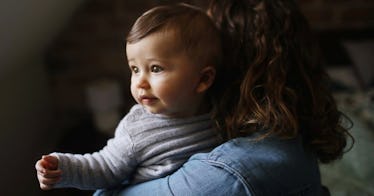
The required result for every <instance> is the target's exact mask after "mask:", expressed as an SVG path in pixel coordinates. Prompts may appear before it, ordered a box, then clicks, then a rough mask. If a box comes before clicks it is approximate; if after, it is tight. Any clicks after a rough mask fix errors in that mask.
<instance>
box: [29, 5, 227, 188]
mask: <svg viewBox="0 0 374 196" xmlns="http://www.w3.org/2000/svg"><path fill="white" fill-rule="evenodd" d="M126 41H127V42H126V54H127V59H128V64H129V67H130V70H131V72H132V75H131V93H132V96H133V97H134V99H135V100H136V102H137V104H136V105H135V106H133V107H132V108H131V110H130V111H129V113H128V114H127V115H126V116H125V117H124V118H123V119H122V120H121V122H120V123H119V125H118V127H117V128H116V132H115V136H114V138H112V139H110V140H109V141H108V142H107V145H106V146H105V147H104V148H103V149H102V150H100V151H99V152H94V153H92V154H84V155H79V154H69V153H52V154H49V155H44V156H43V157H42V158H41V159H40V160H39V161H37V163H36V165H35V167H36V170H37V177H38V180H39V183H40V187H41V189H43V190H48V189H52V188H62V187H75V188H79V189H101V188H110V187H114V186H119V185H123V184H134V183H139V182H144V181H148V180H152V179H155V178H160V177H163V176H166V175H168V174H170V173H172V172H173V171H175V170H176V169H178V168H179V167H181V165H182V164H183V163H184V162H186V161H187V159H188V158H189V157H190V156H191V155H193V154H196V153H199V152H208V151H210V150H211V149H212V148H214V147H215V146H217V145H218V144H220V142H221V138H220V136H219V135H218V133H217V131H216V129H215V128H214V123H213V121H212V119H211V117H210V111H211V109H212V108H211V107H212V106H211V101H210V99H211V90H212V88H211V87H212V85H213V82H214V80H215V77H216V70H218V68H219V67H218V66H220V57H221V45H220V36H219V32H218V30H217V29H216V27H215V25H214V23H213V22H212V21H211V19H210V18H209V17H208V16H207V15H206V14H205V13H204V11H203V10H200V9H198V8H195V7H192V6H190V5H187V4H177V5H172V6H159V7H155V8H153V9H151V10H149V11H147V12H145V13H144V14H143V15H142V16H140V17H139V18H138V19H137V20H136V22H135V24H134V25H133V27H132V29H131V30H130V32H129V34H128V36H127V40H126Z"/></svg>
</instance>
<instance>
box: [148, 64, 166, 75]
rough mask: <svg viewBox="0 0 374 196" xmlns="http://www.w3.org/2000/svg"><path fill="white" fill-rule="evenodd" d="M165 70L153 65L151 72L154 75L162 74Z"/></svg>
mask: <svg viewBox="0 0 374 196" xmlns="http://www.w3.org/2000/svg"><path fill="white" fill-rule="evenodd" d="M163 70H164V69H163V68H162V67H161V66H159V65H152V66H151V72H153V73H159V72H162V71H163Z"/></svg>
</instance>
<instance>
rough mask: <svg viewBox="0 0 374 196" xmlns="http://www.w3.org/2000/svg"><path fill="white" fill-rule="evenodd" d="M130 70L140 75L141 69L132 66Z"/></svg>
mask: <svg viewBox="0 0 374 196" xmlns="http://www.w3.org/2000/svg"><path fill="white" fill-rule="evenodd" d="M130 69H131V71H132V72H134V73H139V68H138V67H136V66H131V67H130Z"/></svg>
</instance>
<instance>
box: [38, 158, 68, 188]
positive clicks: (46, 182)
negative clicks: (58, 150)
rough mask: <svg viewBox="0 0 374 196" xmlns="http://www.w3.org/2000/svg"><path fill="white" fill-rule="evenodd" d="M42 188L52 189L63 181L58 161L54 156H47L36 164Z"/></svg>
mask: <svg viewBox="0 0 374 196" xmlns="http://www.w3.org/2000/svg"><path fill="white" fill-rule="evenodd" d="M35 169H36V172H37V177H38V180H39V185H40V188H41V189H43V190H49V189H52V188H53V186H54V185H55V184H56V183H57V182H58V181H59V180H60V179H61V174H62V172H61V170H59V169H58V159H57V157H55V156H52V155H45V156H43V157H42V158H41V159H40V160H39V161H37V162H36V164H35Z"/></svg>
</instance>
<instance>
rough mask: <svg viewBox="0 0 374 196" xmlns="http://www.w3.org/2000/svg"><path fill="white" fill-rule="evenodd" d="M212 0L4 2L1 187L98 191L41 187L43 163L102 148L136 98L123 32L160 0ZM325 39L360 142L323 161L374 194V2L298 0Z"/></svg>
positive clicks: (343, 189)
mask: <svg viewBox="0 0 374 196" xmlns="http://www.w3.org/2000/svg"><path fill="white" fill-rule="evenodd" d="M171 2H186V3H191V4H194V5H197V6H201V7H203V8H204V7H206V6H207V2H208V0H185V1H179V0H178V1H172V0H137V1H129V0H68V1H43V0H18V1H13V0H2V1H0V25H1V30H0V87H1V88H0V90H1V93H0V108H1V109H0V152H1V156H2V159H1V160H2V161H1V163H0V164H1V167H0V173H1V175H0V187H1V188H0V195H35V196H37V195H45V196H47V195H91V194H92V193H93V192H92V191H80V190H75V189H63V190H61V189H60V190H51V191H41V190H40V188H39V184H38V181H37V179H36V172H35V168H34V165H35V162H36V161H37V160H38V159H39V158H40V157H41V156H42V155H44V154H46V153H50V152H54V151H61V152H74V153H88V152H93V151H96V150H98V149H100V148H101V147H102V146H104V145H105V143H106V140H107V139H108V138H110V137H112V136H113V133H114V129H115V127H116V125H117V123H118V122H119V120H120V119H121V117H123V116H124V115H125V114H126V113H127V111H128V110H129V108H130V107H131V106H132V105H133V104H134V101H133V99H132V98H131V96H130V91H129V74H130V73H129V70H128V68H127V64H126V60H125V53H124V50H125V49H124V39H125V36H126V34H127V32H128V31H129V28H130V26H131V25H132V24H133V22H134V21H135V19H136V18H137V17H138V16H139V15H140V14H141V13H143V12H144V11H145V10H147V9H149V8H151V7H153V6H156V5H160V4H166V3H171ZM298 2H299V5H300V8H301V9H302V11H303V13H304V14H305V16H306V17H307V19H308V21H309V23H310V25H311V28H312V30H313V32H314V33H315V35H316V36H317V38H318V40H319V44H320V46H321V53H322V56H323V59H324V62H325V66H326V67H325V68H326V70H327V72H328V74H329V75H330V77H331V78H332V81H333V83H332V90H333V92H334V96H335V98H336V100H337V103H338V107H339V109H340V110H341V111H342V112H343V113H344V114H345V115H347V116H348V117H349V118H350V119H351V121H352V122H353V126H352V128H351V131H350V132H351V134H352V135H353V136H354V138H355V144H354V146H353V148H352V149H351V150H350V151H348V152H347V153H346V154H345V156H344V157H343V158H342V159H341V160H340V161H336V162H334V163H333V164H330V165H323V166H321V176H322V181H323V183H324V184H325V185H327V187H329V189H330V192H331V193H332V195H342V196H343V195H374V187H373V186H372V185H373V184H374V166H373V164H372V163H373V162H374V156H373V152H372V149H374V53H373V51H374V1H371V0H344V1H340V0H330V1H325V0H298Z"/></svg>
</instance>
